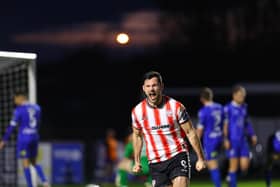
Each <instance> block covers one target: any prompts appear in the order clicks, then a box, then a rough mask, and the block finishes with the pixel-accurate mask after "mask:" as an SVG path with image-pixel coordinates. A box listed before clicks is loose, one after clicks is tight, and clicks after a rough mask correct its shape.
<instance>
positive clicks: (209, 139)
mask: <svg viewBox="0 0 280 187" xmlns="http://www.w3.org/2000/svg"><path fill="white" fill-rule="evenodd" d="M200 101H201V103H202V104H203V107H202V108H201V109H200V110H199V112H198V125H197V134H198V136H199V137H202V142H203V148H204V151H205V156H206V160H207V167H208V169H209V171H210V176H211V179H212V181H213V183H214V184H215V186H216V187H221V179H220V171H219V167H218V161H217V156H218V153H219V151H220V150H221V146H222V141H223V138H222V137H223V132H222V125H223V106H222V105H221V104H219V103H216V102H214V101H213V91H212V90H211V89H210V88H203V89H202V91H201V93H200Z"/></svg>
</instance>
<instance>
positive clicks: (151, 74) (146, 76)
mask: <svg viewBox="0 0 280 187" xmlns="http://www.w3.org/2000/svg"><path fill="white" fill-rule="evenodd" d="M154 77H156V78H157V79H158V81H159V83H160V84H162V83H163V81H162V77H161V75H160V73H159V72H157V71H149V72H147V73H145V74H144V76H143V83H144V82H145V80H147V79H148V80H149V79H152V78H154Z"/></svg>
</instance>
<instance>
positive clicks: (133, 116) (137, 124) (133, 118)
mask: <svg viewBox="0 0 280 187" xmlns="http://www.w3.org/2000/svg"><path fill="white" fill-rule="evenodd" d="M131 124H132V127H133V128H136V129H141V125H140V122H139V119H138V118H137V115H136V112H135V109H133V110H132V112H131Z"/></svg>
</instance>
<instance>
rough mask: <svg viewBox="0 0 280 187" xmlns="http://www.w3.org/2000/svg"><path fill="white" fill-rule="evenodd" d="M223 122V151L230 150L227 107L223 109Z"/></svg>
mask: <svg viewBox="0 0 280 187" xmlns="http://www.w3.org/2000/svg"><path fill="white" fill-rule="evenodd" d="M223 114H224V122H223V137H224V147H225V149H229V148H230V142H229V137H228V136H229V132H228V121H229V117H228V107H225V108H224V113H223Z"/></svg>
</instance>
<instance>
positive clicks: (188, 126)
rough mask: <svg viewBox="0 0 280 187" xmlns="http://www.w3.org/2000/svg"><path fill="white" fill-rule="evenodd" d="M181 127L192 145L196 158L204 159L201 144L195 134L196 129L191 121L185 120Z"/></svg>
mask: <svg viewBox="0 0 280 187" xmlns="http://www.w3.org/2000/svg"><path fill="white" fill-rule="evenodd" d="M181 127H182V128H183V130H184V131H185V133H186V135H187V137H188V139H189V142H190V144H191V146H192V147H193V149H194V151H195V153H196V155H197V157H198V160H204V159H205V158H204V153H203V149H202V146H201V142H200V139H199V138H198V136H197V133H196V130H195V128H194V127H193V125H192V122H191V121H187V122H186V123H184V124H182V125H181Z"/></svg>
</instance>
